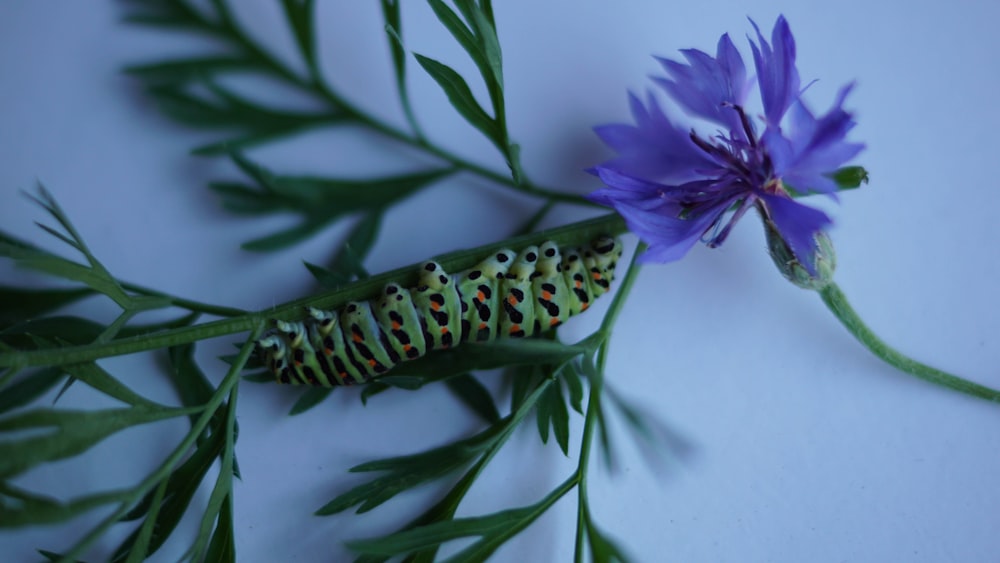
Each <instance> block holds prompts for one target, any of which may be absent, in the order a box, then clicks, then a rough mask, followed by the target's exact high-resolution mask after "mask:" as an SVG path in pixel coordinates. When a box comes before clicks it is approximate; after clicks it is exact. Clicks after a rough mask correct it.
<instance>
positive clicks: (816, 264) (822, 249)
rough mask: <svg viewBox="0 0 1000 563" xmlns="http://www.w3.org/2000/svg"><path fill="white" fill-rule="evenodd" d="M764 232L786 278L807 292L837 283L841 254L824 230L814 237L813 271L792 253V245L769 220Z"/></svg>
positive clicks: (769, 251)
mask: <svg viewBox="0 0 1000 563" xmlns="http://www.w3.org/2000/svg"><path fill="white" fill-rule="evenodd" d="M764 233H765V234H766V235H767V250H768V253H769V254H770V255H771V259H772V260H774V265H775V266H777V267H778V271H779V272H781V275H783V276H785V279H787V280H788V281H790V282H792V283H794V284H795V285H797V286H799V287H801V288H803V289H814V290H817V291H819V290H821V289H823V288H824V287H826V286H827V285H829V284H830V283H831V282H832V281H833V270H834V268H835V267H836V266H837V255H836V254H835V253H834V251H833V243H832V242H831V241H830V237H828V236H826V233H824V232H823V231H819V232H817V233H816V234H815V235H814V236H813V242H814V243H815V245H814V247H813V251H814V252H813V255H812V270H813V272H810V271H809V268H807V267H806V266H805V265H804V264H803V263H802V261H801V260H799V257H798V256H796V255H795V253H794V252H792V249H791V247H790V246H788V243H787V242H785V239H784V238H782V236H781V233H780V232H779V231H778V227H777V226H776V225H775V224H774V222H773V221H771V220H769V219H765V220H764Z"/></svg>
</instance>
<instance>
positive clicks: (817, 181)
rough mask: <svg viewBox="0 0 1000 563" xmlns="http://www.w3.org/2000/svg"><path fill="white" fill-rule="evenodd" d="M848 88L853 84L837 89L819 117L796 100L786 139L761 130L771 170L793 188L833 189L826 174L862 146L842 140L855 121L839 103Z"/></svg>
mask: <svg viewBox="0 0 1000 563" xmlns="http://www.w3.org/2000/svg"><path fill="white" fill-rule="evenodd" d="M852 87H853V84H848V85H847V86H845V87H843V88H841V89H840V92H838V94H837V99H836V101H835V102H834V104H833V107H832V108H831V109H830V111H828V112H827V113H826V114H825V115H823V116H822V117H820V118H819V119H817V118H816V117H815V116H813V114H812V113H811V112H810V111H809V110H808V109H807V108H806V107H805V106H804V105H803V104H802V103H801V101H796V103H794V104H793V105H792V108H791V112H790V114H789V115H790V117H789V122H790V125H789V133H788V136H787V138H786V137H784V136H782V135H781V134H776V133H775V132H774V131H771V130H769V131H767V132H765V134H764V139H763V142H764V144H765V145H767V148H768V151H769V153H770V155H771V159H772V162H773V163H774V169H775V173H776V174H777V175H778V176H780V177H782V179H783V180H784V181H785V182H786V183H787V184H788V185H790V186H791V187H792V188H794V189H795V190H796V191H798V192H800V193H808V192H820V193H833V192H836V191H837V184H836V182H834V181H833V180H832V179H830V178H829V177H828V176H827V174H829V173H831V172H833V171H835V170H837V169H838V168H840V167H841V166H843V165H844V164H845V163H846V162H847V161H849V160H851V159H852V158H854V157H855V156H857V154H858V153H859V152H861V150H862V149H864V145H863V144H861V143H849V142H847V141H845V137H846V136H847V133H848V132H849V131H850V130H851V129H852V128H853V127H854V125H855V122H854V118H853V116H852V115H851V114H850V113H848V112H846V111H844V110H843V109H842V107H841V106H842V105H843V103H844V99H845V98H846V97H847V94H848V93H850V91H851V88H852Z"/></svg>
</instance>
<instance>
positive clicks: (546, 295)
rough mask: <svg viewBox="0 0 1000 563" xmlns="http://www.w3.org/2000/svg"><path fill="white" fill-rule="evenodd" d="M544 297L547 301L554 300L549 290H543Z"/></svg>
mask: <svg viewBox="0 0 1000 563" xmlns="http://www.w3.org/2000/svg"><path fill="white" fill-rule="evenodd" d="M542 299H544V300H546V301H552V294H551V293H549V292H548V291H544V290H543V291H542Z"/></svg>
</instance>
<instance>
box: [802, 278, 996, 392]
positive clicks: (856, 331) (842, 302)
mask: <svg viewBox="0 0 1000 563" xmlns="http://www.w3.org/2000/svg"><path fill="white" fill-rule="evenodd" d="M819 294H820V296H821V297H822V298H823V302H824V303H826V306H827V307H829V309H830V310H831V311H833V314H834V315H836V316H837V318H838V319H839V320H840V322H841V323H843V324H844V326H845V327H847V330H848V331H850V332H851V334H853V335H854V337H855V338H857V339H858V340H859V341H860V342H861V343H862V344H864V345H865V347H866V348H868V349H869V350H871V352H872V353H873V354H875V355H876V356H878V357H879V358H880V359H882V361H884V362H886V363H887V364H889V365H891V366H893V367H895V368H897V369H899V370H900V371H903V372H906V373H908V374H910V375H913V376H916V377H919V378H920V379H923V380H924V381H929V382H931V383H933V384H935V385H940V386H942V387H947V388H949V389H954V390H955V391H958V392H960V393H965V394H966V395H972V396H973V397H979V398H981V399H986V400H987V401H993V402H1000V391H996V390H994V389H991V388H989V387H986V386H985V385H979V384H978V383H973V382H971V381H968V380H966V379H962V378H961V377H958V376H955V375H952V374H950V373H947V372H944V371H941V370H939V369H937V368H933V367H931V366H929V365H927V364H923V363H920V362H918V361H916V360H914V359H913V358H910V357H908V356H905V355H903V354H902V353H900V352H899V351H898V350H896V349H895V348H893V347H891V346H889V345H888V344H886V343H885V342H883V341H882V339H881V338H879V337H878V336H876V335H875V333H874V332H872V331H871V329H870V328H868V326H867V325H865V323H864V322H862V320H861V317H859V316H858V314H857V313H856V312H855V311H854V309H853V308H852V307H851V305H850V303H848V302H847V297H846V296H845V295H844V292H842V291H841V290H840V288H839V287H837V284H835V283H831V284H830V285H827V286H826V287H824V288H823V289H821V290H819Z"/></svg>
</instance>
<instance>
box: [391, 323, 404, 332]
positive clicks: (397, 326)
mask: <svg viewBox="0 0 1000 563" xmlns="http://www.w3.org/2000/svg"><path fill="white" fill-rule="evenodd" d="M402 326H403V325H401V324H399V323H398V322H396V321H392V330H399V329H400V327H402Z"/></svg>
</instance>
